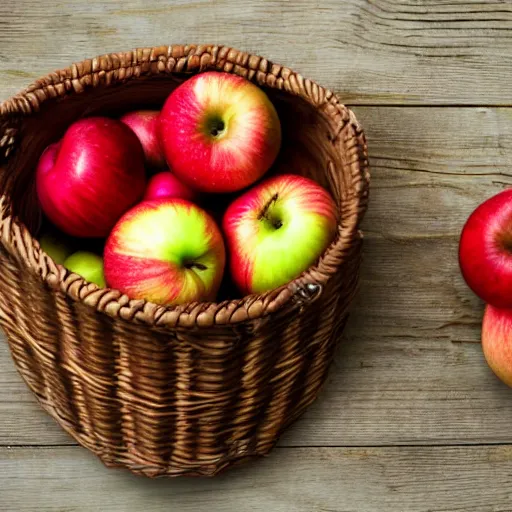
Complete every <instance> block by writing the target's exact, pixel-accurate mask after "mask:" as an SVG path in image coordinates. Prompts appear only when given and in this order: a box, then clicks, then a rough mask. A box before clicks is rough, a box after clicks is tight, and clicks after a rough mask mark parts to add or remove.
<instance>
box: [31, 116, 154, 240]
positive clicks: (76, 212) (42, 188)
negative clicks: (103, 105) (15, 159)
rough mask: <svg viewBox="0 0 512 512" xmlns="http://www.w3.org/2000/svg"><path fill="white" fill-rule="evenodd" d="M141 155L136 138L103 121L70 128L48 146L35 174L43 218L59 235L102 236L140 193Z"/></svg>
mask: <svg viewBox="0 0 512 512" xmlns="http://www.w3.org/2000/svg"><path fill="white" fill-rule="evenodd" d="M145 181H146V178H145V170H144V154H143V151H142V147H141V145H140V142H139V140H138V139H137V137H136V136H135V134H134V133H133V132H132V131H131V130H130V129H129V128H128V127H127V126H125V125H124V124H122V123H120V122H119V121H116V120H114V119H109V118H106V117H90V118H86V119H82V120H80V121H77V122H76V123H74V124H73V125H71V126H70V127H69V129H68V130H67V132H66V133H65V135H64V137H63V138H62V140H61V142H59V143H57V144H52V145H50V146H49V147H48V148H47V149H46V150H45V152H44V153H43V155H42V156H41V158H40V161H39V164H38V167H37V170H36V187H37V194H38V198H39V201H40V204H41V207H42V209H43V211H44V213H45V214H46V215H47V217H48V218H49V219H50V220H51V221H52V222H53V223H54V224H55V225H56V226H57V227H58V228H60V229H61V230H62V231H63V232H65V233H67V234H68V235H72V236H78V237H89V238H96V237H106V236H107V235H108V234H109V232H110V230H111V229H112V227H113V226H114V224H115V223H116V221H117V220H118V219H119V217H121V215H122V214H123V213H124V212H125V211H126V210H127V209H128V208H130V206H132V205H133V204H135V203H136V202H137V201H138V200H139V199H140V198H141V197H142V195H143V193H144V189H145Z"/></svg>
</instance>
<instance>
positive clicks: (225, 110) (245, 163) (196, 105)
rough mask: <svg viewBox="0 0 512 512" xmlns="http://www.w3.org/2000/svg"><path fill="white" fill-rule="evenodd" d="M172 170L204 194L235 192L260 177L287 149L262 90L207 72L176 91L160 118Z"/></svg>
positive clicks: (236, 79) (168, 100) (233, 77)
mask: <svg viewBox="0 0 512 512" xmlns="http://www.w3.org/2000/svg"><path fill="white" fill-rule="evenodd" d="M160 138H161V141H162V147H163V150H164V154H165V157H166V159H167V162H168V164H169V166H170V167H171V170H172V172H173V173H174V174H176V176H177V177H178V178H179V179H180V180H181V181H183V182H184V183H186V184H188V185H190V186H191V187H192V188H194V189H197V190H200V191H203V192H234V191H237V190H240V189H242V188H245V187H247V186H249V185H251V184H252V183H254V182H255V181H256V180H258V179H260V178H261V177H262V176H263V174H265V172H267V170H268V169H269V168H270V166H271V165H272V163H273V162H274V160H275V158H276V156H277V153H278V152H279V147H280V145H281V125H280V123H279V118H278V116H277V112H276V110H275V108H274V106H273V105H272V103H271V102H270V100H269V99H268V96H267V95H266V94H265V93H264V92H263V90H262V89H260V88H259V87H257V86H256V85H254V84H253V83H251V82H249V81H248V80H246V79H245V78H242V77H240V76H237V75H232V74H229V73H218V72H214V71H211V72H207V73H201V74H199V75H196V76H194V77H193V78H190V79H189V80H187V81H186V82H184V83H183V84H181V85H180V86H179V87H178V88H177V89H175V90H174V91H173V92H172V93H171V95H170V96H169V98H168V99H167V101H166V102H165V105H164V107H163V109H162V112H161V114H160Z"/></svg>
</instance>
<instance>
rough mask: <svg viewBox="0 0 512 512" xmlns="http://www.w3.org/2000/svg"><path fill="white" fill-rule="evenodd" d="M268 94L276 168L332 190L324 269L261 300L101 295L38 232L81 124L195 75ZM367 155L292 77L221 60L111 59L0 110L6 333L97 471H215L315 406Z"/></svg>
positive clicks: (214, 55) (166, 51) (34, 384)
mask: <svg viewBox="0 0 512 512" xmlns="http://www.w3.org/2000/svg"><path fill="white" fill-rule="evenodd" d="M211 69H215V70H221V71H225V72H228V73H236V74H239V75H241V76H244V77H246V78H248V79H249V80H252V81H254V82H255V83H256V84H258V85H259V86H261V87H263V88H264V89H265V90H266V92H267V93H268V94H269V97H270V98H271V100H272V101H273V102H274V104H275V105H276V108H277V110H278V113H279V115H280V118H281V121H282V125H283V147H282V150H281V154H280V157H279V158H278V161H277V162H276V169H277V170H280V169H286V170H289V171H294V172H298V173H300V174H304V175H307V176H309V177H311V178H313V179H315V180H316V181H318V182H320V183H321V184H322V185H324V186H325V187H326V188H328V189H329V190H330V192H331V193H332V195H333V197H334V198H335V201H336V202H337V205H338V206H339V219H340V221H339V229H338V233H337V237H336V239H335V240H334V242H333V243H332V245H331V246H330V247H329V248H328V249H327V251H326V252H325V253H324V254H323V256H322V257H321V258H320V260H319V261H318V263H317V264H316V265H315V266H314V267H312V268H310V269H309V270H308V271H307V272H305V273H304V274H302V275H301V276H300V277H299V278H298V279H296V280H294V281H292V282H291V283H289V284H287V285H285V286H282V287H280V288H278V289H276V290H273V291H271V292H268V293H265V294H262V295H253V296H248V297H244V298H242V299H232V300H224V301H222V302H218V303H195V304H188V305H185V306H179V307H163V306H158V305H155V304H151V303H148V302H145V301H137V300H130V299H129V298H128V297H126V296H125V295H122V294H121V293H120V292H118V291H116V290H110V289H98V288H97V287H96V285H94V284H90V283H87V282H85V281H84V280H83V279H82V278H80V277H79V276H77V275H76V274H73V273H70V272H69V271H67V270H66V269H64V268H63V267H62V266H60V265H56V264H55V263H54V262H53V260H52V259H51V258H50V257H49V256H47V255H46V254H45V253H44V252H43V251H42V250H41V249H40V247H39V243H38V242H37V240H36V238H35V236H34V235H36V234H37V231H38V229H39V226H40V221H41V213H40V208H39V205H38V203H37V198H36V195H35V189H34V169H35V165H36V163H37V160H38V158H39V155H40V154H41V152H42V151H43V149H44V148H45V147H46V145H47V144H49V143H50V142H53V141H55V140H56V139H57V138H58V137H60V136H61V135H62V133H63V131H64V130H65V129H66V127H67V126H68V125H69V124H70V123H71V122H73V121H74V120H76V119H77V118H79V117H83V116H86V115H93V114H97V113H105V114H108V115H116V114H117V113H121V112H123V111H126V110H129V109H134V108H138V107H151V106H159V105H161V104H162V103H163V101H164V99H165V97H166V96H167V95H168V94H169V92H170V91H171V90H172V89H173V88H175V87H176V86H177V85H179V83H181V82H182V81H183V80H184V79H186V78H187V77H188V76H190V74H193V73H199V72H202V71H205V70H211ZM367 158H368V157H367V146H366V142H365V138H364V134H363V131H362V128H361V126H360V125H359V123H358V122H357V120H356V118H355V116H354V114H353V113H352V112H351V111H350V110H349V109H347V108H346V107H345V106H343V105H342V104H341V103H340V101H339V99H338V98H337V97H336V95H334V94H333V93H332V92H330V91H328V90H326V89H324V88H322V87H320V86H318V85H317V84H315V83H314V82H312V81H310V80H308V79H305V78H303V77H302V76H301V75H299V74H297V73H295V72H294V71H292V70H290V69H288V68H285V67H281V66H279V65H276V64H273V63H271V62H269V61H268V60H266V59H264V58H261V57H258V56H255V55H249V54H247V53H243V52H240V51H237V50H234V49H231V48H227V47H221V46H208V45H198V46H196V45H189V46H162V47H157V48H147V49H138V50H135V51H130V52H125V53H116V54H111V55H105V56H102V57H98V58H95V59H92V60H85V61H83V62H80V63H78V64H74V65H73V66H71V67H70V68H67V69H64V70H61V71H57V72H55V73H52V74H50V75H48V76H47V77H44V78H42V79H40V80H38V81H37V82H35V83H34V84H33V85H32V86H30V87H29V88H28V89H26V90H25V91H24V92H22V93H20V94H18V95H17V96H15V97H13V98H11V99H9V100H7V101H5V102H4V103H2V104H0V168H1V169H2V174H1V187H2V189H1V190H2V197H1V199H0V211H1V217H0V263H1V271H0V324H1V326H2V328H3V329H4V331H5V332H6V334H7V337H8V342H9V346H10V349H11V353H12V356H13V359H14V362H15V364H16V367H17V368H18V370H19V372H20V373H21V375H22V377H23V379H24V380H25V382H26V383H27V384H28V386H29V387H30V389H31V390H32V391H33V393H34V394H35V395H36V397H37V399H38V400H39V402H40V403H41V405H42V407H43V408H44V409H45V410H46V411H47V412H48V413H49V414H50V415H51V416H53V418H55V419H56V420H57V422H58V423H59V424H60V425H61V426H62V427H63V428H64V429H65V430H66V431H67V432H68V433H69V434H71V435H72V436H73V437H74V438H75V439H76V440H77V441H78V442H79V443H80V444H81V445H83V446H85V447H86V448H88V449H90V450H91V451H92V452H94V453H95V454H96V455H97V456H98V457H100V459H101V460H102V461H103V462H104V463H105V464H106V465H107V466H116V467H125V468H128V469H129V470H131V471H132V472H134V473H138V474H143V475H146V476H151V477H154V476H163V475H165V476H178V475H214V474H216V473H218V472H219V471H221V470H223V469H225V468H227V467H229V466H232V465H234V464H238V463H240V462H243V461H245V460H248V459H251V458H254V457H258V456H262V455H266V454H268V453H269V452H270V450H271V449H272V448H273V446H274V445H275V443H276V441H277V439H278V438H279V436H280V434H281V433H282V432H283V430H284V429H285V428H286V427H287V426H288V425H290V424H291V423H292V422H293V421H294V420H295V419H297V418H298V417H299V415H300V414H301V413H303V411H304V410H305V409H306V407H307V406H308V405H309V404H310V403H311V402H312V401H313V400H314V399H315V398H316V396H317V394H318V392H319V389H320V387H321V385H322V383H323V382H324V381H325V378H326V374H327V370H328V367H329V364H330V361H331V359H332V356H333V352H334V349H335V346H336V343H337V341H338V340H339V337H340V334H341V331H342V328H343V326H344V324H345V321H346V318H347V309H348V306H349V304H350V302H351V300H352V298H353V296H354V293H355V289H356V284H357V279H358V271H359V264H360V253H361V238H362V236H361V232H360V231H359V225H360V222H361V219H362V216H363V214H364V211H365V209H366V205H367V198H368V185H369V175H368V160H367Z"/></svg>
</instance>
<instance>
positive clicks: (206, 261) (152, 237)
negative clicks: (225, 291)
mask: <svg viewBox="0 0 512 512" xmlns="http://www.w3.org/2000/svg"><path fill="white" fill-rule="evenodd" d="M224 262H225V251H224V242H223V239H222V235H221V233H220V231H219V229H218V227H217V225H216V224H215V222H214V221H213V219H212V218H211V217H210V216H209V215H208V214H207V213H206V212H205V211H204V210H202V209H201V208H199V207H198V206H196V205H194V204H193V203H190V202H189V201H186V200H184V199H178V198H169V199H159V200H155V201H147V202H142V203H139V204H138V205H137V206H135V207H134V208H132V209H131V210H130V211H128V212H127V213H126V214H125V215H123V217H121V219H120V220H119V222H118V223H117V224H116V226H115V227H114V229H113V230H112V233H111V234H110V236H109V238H108V240H107V243H106V246H105V252H104V265H105V278H106V281H107V283H108V284H109V286H110V287H112V288H117V289H118V290H120V291H122V292H123V293H126V294H127V295H128V296H129V297H130V298H133V299H146V300H149V301H151V302H155V303H157V304H183V303H186V302H193V301H202V300H205V301H209V300H214V299H215V295H216V293H217V291H218V289H219V286H220V283H221V280H222V274H223V271H224Z"/></svg>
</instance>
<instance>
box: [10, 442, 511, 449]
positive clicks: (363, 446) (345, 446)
mask: <svg viewBox="0 0 512 512" xmlns="http://www.w3.org/2000/svg"><path fill="white" fill-rule="evenodd" d="M489 446H512V441H510V442H500V441H496V442H487V443H471V442H468V443H442V444H440V443H435V444H428V443H420V444H414V443H407V444H405V443H404V444H357V445H356V444H333V445H299V444H298V445H286V446H276V447H275V448H274V449H275V450H303V449H311V450H313V449H315V450H316V449H331V448H332V449H347V450H348V449H354V450H357V449H366V448H384V449H388V448H389V449H391V448H478V447H482V448H485V447H489ZM52 448H83V447H82V446H81V445H79V444H77V443H74V444H65V443H59V444H0V450H3V449H7V450H32V449H35V450H46V449H52ZM85 449H86V448H85Z"/></svg>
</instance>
